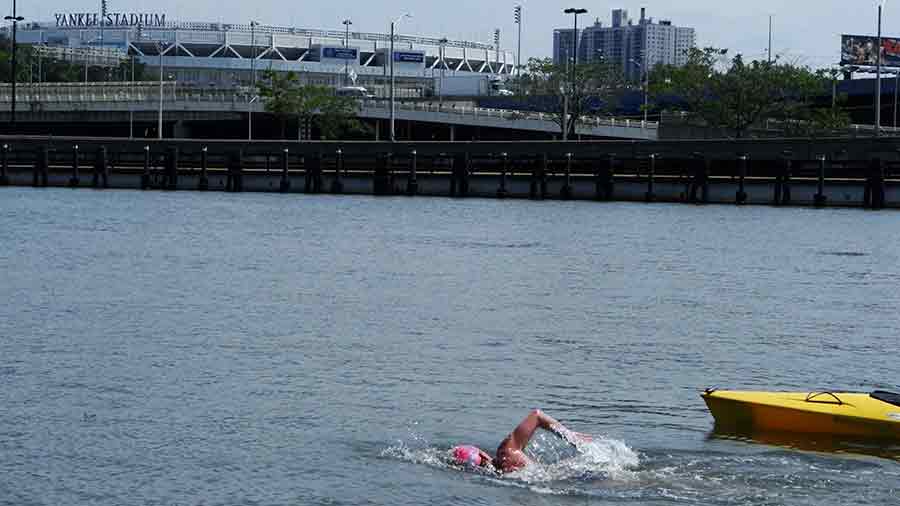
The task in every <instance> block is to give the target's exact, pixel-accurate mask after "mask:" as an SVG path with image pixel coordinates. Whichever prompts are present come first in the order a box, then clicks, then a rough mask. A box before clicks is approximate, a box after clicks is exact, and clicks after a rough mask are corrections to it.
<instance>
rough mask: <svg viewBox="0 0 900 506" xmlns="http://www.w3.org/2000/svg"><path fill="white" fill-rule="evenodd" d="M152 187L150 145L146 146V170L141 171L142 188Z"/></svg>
mask: <svg viewBox="0 0 900 506" xmlns="http://www.w3.org/2000/svg"><path fill="white" fill-rule="evenodd" d="M149 188H150V146H144V172H142V173H141V190H147V189H149Z"/></svg>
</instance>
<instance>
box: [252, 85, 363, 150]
mask: <svg viewBox="0 0 900 506" xmlns="http://www.w3.org/2000/svg"><path fill="white" fill-rule="evenodd" d="M259 96H260V98H262V99H263V101H264V102H265V106H266V111H268V112H270V113H272V114H274V115H275V116H277V117H278V118H279V120H280V122H281V138H282V139H284V138H285V134H286V130H287V121H288V119H289V118H291V117H295V116H296V117H297V119H298V120H299V123H300V127H301V131H302V130H305V131H307V132H309V131H310V130H311V127H312V126H313V125H315V126H317V127H318V128H319V131H320V132H321V136H322V138H327V139H335V138H339V137H341V136H342V135H343V134H345V133H346V132H348V131H352V130H354V129H359V128H361V127H360V125H359V122H358V120H357V119H356V114H357V112H358V110H359V103H358V102H357V101H356V99H354V98H352V97H339V96H336V95H335V94H334V91H333V90H332V89H331V88H329V87H327V86H317V85H301V84H300V79H299V76H298V75H297V74H296V73H294V72H286V73H279V72H275V71H273V70H268V71H266V72H265V73H264V74H263V79H262V82H261V83H260V84H259Z"/></svg>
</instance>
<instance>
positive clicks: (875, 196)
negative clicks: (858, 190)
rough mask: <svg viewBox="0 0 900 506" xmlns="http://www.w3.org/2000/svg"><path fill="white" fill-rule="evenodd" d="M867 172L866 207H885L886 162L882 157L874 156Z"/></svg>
mask: <svg viewBox="0 0 900 506" xmlns="http://www.w3.org/2000/svg"><path fill="white" fill-rule="evenodd" d="M867 172H868V173H867V174H866V190H865V195H864V197H863V198H864V201H865V202H864V205H865V207H867V208H869V209H873V210H879V209H884V204H885V188H884V162H883V161H882V159H881V158H880V157H879V158H873V159H872V160H871V161H870V162H869V168H868V171H867Z"/></svg>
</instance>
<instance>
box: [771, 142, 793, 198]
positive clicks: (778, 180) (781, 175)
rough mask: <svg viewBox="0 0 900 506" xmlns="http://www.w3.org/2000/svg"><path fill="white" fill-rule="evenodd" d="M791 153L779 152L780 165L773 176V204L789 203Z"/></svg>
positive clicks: (791, 166)
mask: <svg viewBox="0 0 900 506" xmlns="http://www.w3.org/2000/svg"><path fill="white" fill-rule="evenodd" d="M792 157H793V153H791V152H790V151H784V152H783V153H782V154H781V166H780V167H779V169H778V174H777V175H776V176H775V205H776V206H787V205H790V203H791V175H792V173H793V171H794V161H793V160H792Z"/></svg>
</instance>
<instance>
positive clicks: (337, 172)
mask: <svg viewBox="0 0 900 506" xmlns="http://www.w3.org/2000/svg"><path fill="white" fill-rule="evenodd" d="M334 154H335V159H334V179H332V180H331V193H344V180H343V177H344V151H343V150H341V149H338V150H337V151H335V153H334Z"/></svg>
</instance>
